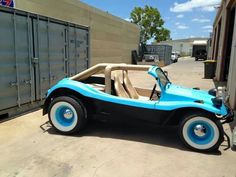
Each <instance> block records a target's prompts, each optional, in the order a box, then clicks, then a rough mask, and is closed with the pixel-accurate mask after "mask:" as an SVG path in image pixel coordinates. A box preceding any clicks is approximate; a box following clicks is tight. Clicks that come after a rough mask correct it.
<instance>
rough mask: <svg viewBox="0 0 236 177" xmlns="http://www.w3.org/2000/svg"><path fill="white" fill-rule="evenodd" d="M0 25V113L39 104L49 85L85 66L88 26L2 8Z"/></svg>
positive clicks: (79, 70)
mask: <svg viewBox="0 0 236 177" xmlns="http://www.w3.org/2000/svg"><path fill="white" fill-rule="evenodd" d="M0 24H1V25H0V115H2V114H18V113H20V112H22V111H26V110H30V109H32V108H35V107H38V106H40V105H41V104H42V102H43V100H44V98H45V96H46V92H47V90H48V89H49V88H50V87H51V86H53V85H54V84H56V83H57V82H58V81H59V80H61V79H63V78H65V77H69V76H72V75H74V74H76V73H78V72H81V71H83V70H85V69H87V68H88V64H89V63H88V62H89V28H88V27H84V26H80V25H77V24H72V23H68V22H64V21H60V20H57V19H52V18H49V17H45V16H41V15H37V14H32V13H28V12H24V11H20V10H16V9H10V8H5V7H0Z"/></svg>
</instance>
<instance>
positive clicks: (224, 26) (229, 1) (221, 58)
mask: <svg viewBox="0 0 236 177" xmlns="http://www.w3.org/2000/svg"><path fill="white" fill-rule="evenodd" d="M235 6H236V1H235V0H223V1H222V3H221V7H220V8H219V10H218V13H217V15H216V18H215V22H214V25H213V39H212V50H211V53H210V54H209V55H210V56H212V58H213V59H214V60H216V61H217V67H216V80H217V81H224V79H225V78H224V77H225V74H224V73H225V70H226V67H227V64H226V62H225V61H226V59H227V52H226V51H227V49H228V48H231V54H230V59H229V60H230V61H229V72H228V77H227V78H228V79H227V88H228V93H229V95H230V100H229V102H230V105H231V107H232V108H234V109H236V48H235V47H236V21H235V22H234V26H233V25H232V26H231V25H229V23H230V22H229V21H230V18H232V15H231V14H230V12H231V11H232V9H233V8H234V7H235ZM233 15H234V16H235V15H236V14H233ZM234 20H236V18H235V19H234ZM230 29H231V30H233V40H232V44H231V45H230V46H228V45H229V44H228V40H229V31H230Z"/></svg>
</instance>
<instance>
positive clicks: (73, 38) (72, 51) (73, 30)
mask: <svg viewBox="0 0 236 177" xmlns="http://www.w3.org/2000/svg"><path fill="white" fill-rule="evenodd" d="M68 48H69V53H68V58H69V67H68V70H69V76H73V75H75V74H77V73H79V72H81V71H84V70H86V69H87V68H88V31H87V30H84V29H79V28H77V27H71V26H70V27H68Z"/></svg>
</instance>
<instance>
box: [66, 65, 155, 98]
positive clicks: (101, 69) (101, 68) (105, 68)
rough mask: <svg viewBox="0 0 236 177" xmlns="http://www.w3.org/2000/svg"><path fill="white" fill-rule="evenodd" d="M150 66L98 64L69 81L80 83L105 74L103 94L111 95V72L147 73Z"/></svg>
mask: <svg viewBox="0 0 236 177" xmlns="http://www.w3.org/2000/svg"><path fill="white" fill-rule="evenodd" d="M150 67H151V66H150V65H131V64H125V63H120V64H114V63H100V64H97V65H95V66H93V67H91V68H89V69H87V70H85V71H83V72H81V73H79V74H76V75H75V76H72V77H70V79H71V80H77V81H81V80H84V79H87V78H88V77H90V76H92V75H93V74H98V73H104V74H105V92H106V93H108V94H111V72H112V71H115V70H135V71H147V70H148V69H149V68H150Z"/></svg>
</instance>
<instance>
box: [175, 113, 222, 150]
mask: <svg viewBox="0 0 236 177" xmlns="http://www.w3.org/2000/svg"><path fill="white" fill-rule="evenodd" d="M179 135H180V138H181V140H182V141H183V143H184V144H185V145H186V146H188V147H189V148H191V149H194V150H197V151H212V150H216V149H218V148H219V146H220V144H221V143H222V141H223V127H222V125H221V123H220V122H219V121H218V120H216V118H215V119H213V118H210V116H208V115H201V114H200V115H192V116H189V117H186V118H185V119H184V120H183V121H182V122H181V124H180V126H179Z"/></svg>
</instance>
